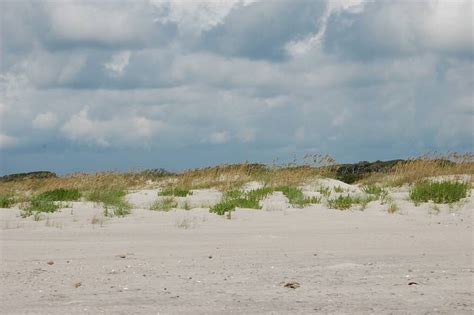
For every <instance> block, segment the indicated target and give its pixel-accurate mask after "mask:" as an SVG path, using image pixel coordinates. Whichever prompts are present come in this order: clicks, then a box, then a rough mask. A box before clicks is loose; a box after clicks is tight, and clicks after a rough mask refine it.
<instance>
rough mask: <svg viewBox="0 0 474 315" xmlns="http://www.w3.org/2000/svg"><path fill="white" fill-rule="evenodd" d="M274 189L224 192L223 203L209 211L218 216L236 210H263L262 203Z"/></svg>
mask: <svg viewBox="0 0 474 315" xmlns="http://www.w3.org/2000/svg"><path fill="white" fill-rule="evenodd" d="M272 192H273V189H271V188H269V187H264V188H259V189H255V190H251V191H248V192H244V191H241V190H235V189H233V190H229V191H226V192H224V196H223V198H222V201H221V202H219V203H217V204H215V205H214V206H212V207H211V208H210V209H209V211H210V212H212V213H216V214H218V215H224V214H225V213H226V212H230V211H233V210H235V208H250V209H261V208H262V207H261V206H260V201H261V200H262V199H264V198H265V197H266V196H267V195H268V194H270V193H272Z"/></svg>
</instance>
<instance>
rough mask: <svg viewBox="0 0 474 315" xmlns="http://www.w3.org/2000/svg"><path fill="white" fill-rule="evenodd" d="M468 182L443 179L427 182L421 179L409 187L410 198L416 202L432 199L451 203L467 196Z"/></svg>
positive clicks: (437, 201)
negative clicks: (441, 180)
mask: <svg viewBox="0 0 474 315" xmlns="http://www.w3.org/2000/svg"><path fill="white" fill-rule="evenodd" d="M468 191H469V184H467V183H461V182H455V181H444V182H429V181H422V182H419V183H417V184H415V186H414V187H413V188H412V189H411V191H410V199H411V200H413V201H414V202H415V204H418V203H420V202H428V201H430V200H431V201H433V202H434V203H453V202H456V201H459V200H461V199H462V198H466V197H467V193H468Z"/></svg>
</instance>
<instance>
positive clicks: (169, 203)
mask: <svg viewBox="0 0 474 315" xmlns="http://www.w3.org/2000/svg"><path fill="white" fill-rule="evenodd" d="M177 206H178V203H177V202H176V200H174V198H173V197H167V198H163V199H160V200H157V201H155V202H154V203H153V204H152V205H151V206H150V210H154V211H165V212H167V211H170V210H171V209H173V208H176V207H177Z"/></svg>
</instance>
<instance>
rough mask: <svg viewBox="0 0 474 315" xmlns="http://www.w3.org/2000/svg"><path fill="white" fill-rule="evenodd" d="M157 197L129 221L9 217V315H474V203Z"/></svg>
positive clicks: (97, 211) (71, 211)
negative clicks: (299, 203)
mask: <svg viewBox="0 0 474 315" xmlns="http://www.w3.org/2000/svg"><path fill="white" fill-rule="evenodd" d="M328 184H331V183H328V182H327V181H326V182H324V185H328ZM332 184H334V185H335V186H337V185H341V184H340V183H332ZM334 185H333V186H334ZM345 185H346V184H345ZM257 186H258V185H257V184H255V183H253V184H249V185H248V187H250V188H249V189H251V187H257ZM347 186H350V185H347ZM344 188H345V189H349V190H351V191H353V192H354V193H357V192H360V189H359V188H358V187H356V186H350V187H346V186H344ZM316 189H317V187H316V186H315V185H312V186H311V185H309V186H306V187H304V191H305V193H307V194H311V193H315V190H316ZM157 191H158V190H143V191H135V192H130V193H129V194H128V195H127V197H126V199H127V200H128V201H129V202H131V203H132V204H133V205H134V208H135V209H133V210H132V214H130V215H128V216H126V217H123V218H117V217H115V218H105V217H103V210H102V208H101V207H100V206H99V205H96V204H94V203H90V202H71V203H70V206H71V207H70V208H64V209H61V210H60V211H58V212H57V213H52V214H47V215H44V217H43V218H41V220H40V221H34V220H33V219H32V218H27V219H24V218H21V217H19V215H18V214H19V210H18V209H17V208H12V209H2V210H1V211H0V214H1V218H2V226H1V239H2V241H1V245H2V247H1V249H2V250H1V256H2V257H1V274H2V285H1V290H2V292H1V295H2V303H1V306H0V312H1V313H2V314H27V313H28V314H33V313H42V314H85V313H87V314H98V313H117V314H131V313H143V314H150V313H151V314H158V313H159V314H223V313H236V314H255V313H272V314H274V313H295V314H307V313H338V314H340V313H345V314H357V313H419V314H426V313H430V314H431V313H442V314H448V313H449V314H453V313H455V314H472V311H473V305H472V300H473V299H472V298H473V296H472V295H473V292H472V288H473V286H472V285H473V282H472V281H473V272H474V268H473V265H472V257H473V256H472V254H473V243H472V242H473V234H472V223H473V222H472V212H473V210H474V201H473V198H472V197H469V198H467V199H466V200H464V201H462V202H460V203H457V204H455V205H454V206H451V207H449V206H446V205H441V206H437V207H434V205H433V204H429V203H428V204H421V205H420V206H418V207H415V206H414V205H413V203H412V202H410V201H408V200H407V196H408V192H407V190H406V189H403V188H402V189H396V190H395V189H393V190H391V192H390V195H391V196H392V198H393V199H394V200H395V201H396V202H397V203H398V205H399V211H398V212H397V213H395V214H389V213H388V212H387V205H386V204H385V205H381V204H380V201H373V202H371V203H370V204H369V205H368V206H367V208H366V209H365V210H364V211H360V210H359V209H358V207H354V208H352V209H351V210H347V211H340V210H333V209H328V208H327V207H326V206H325V205H324V204H318V205H312V206H308V207H305V208H303V209H297V208H292V207H291V205H290V204H289V203H288V201H287V200H286V198H285V197H284V196H283V195H282V194H281V193H278V192H277V193H274V194H272V195H271V196H269V197H267V199H265V200H264V201H263V209H262V210H250V209H237V210H236V211H235V212H233V213H232V218H231V220H229V219H226V217H225V216H217V215H214V214H211V213H209V211H208V209H207V208H205V207H207V206H208V205H209V204H211V203H213V202H216V201H218V200H219V198H220V192H218V191H217V190H213V189H211V190H195V191H193V194H192V195H191V196H188V197H182V199H183V200H184V199H186V202H189V203H190V204H192V205H193V206H192V207H193V208H194V209H192V210H189V211H186V210H180V209H175V210H172V211H169V212H160V211H150V210H147V208H148V207H149V205H150V204H151V203H152V202H153V201H154V200H155V199H156V198H158V197H157ZM471 196H472V193H471ZM183 200H181V201H182V202H184V201H183ZM196 207H199V208H196ZM434 209H436V211H434Z"/></svg>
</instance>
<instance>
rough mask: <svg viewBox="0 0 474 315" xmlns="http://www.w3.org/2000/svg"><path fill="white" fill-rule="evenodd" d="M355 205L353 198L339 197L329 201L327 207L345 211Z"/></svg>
mask: <svg viewBox="0 0 474 315" xmlns="http://www.w3.org/2000/svg"><path fill="white" fill-rule="evenodd" d="M354 203H356V202H355V200H354V198H353V197H351V196H349V195H347V196H339V197H337V198H333V199H329V200H328V206H329V208H331V209H339V210H346V209H349V208H350V207H352V204H354Z"/></svg>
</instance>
